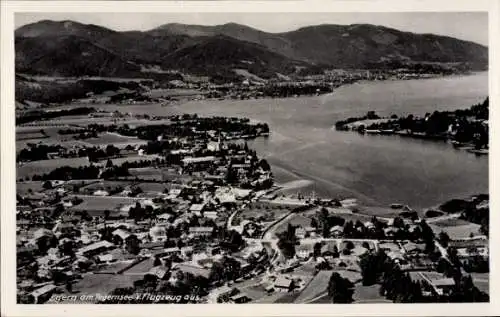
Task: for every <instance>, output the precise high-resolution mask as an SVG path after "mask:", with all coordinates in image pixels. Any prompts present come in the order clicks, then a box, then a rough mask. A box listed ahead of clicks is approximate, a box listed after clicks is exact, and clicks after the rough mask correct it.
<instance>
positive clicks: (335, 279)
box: [328, 272, 354, 304]
mask: <svg viewBox="0 0 500 317" xmlns="http://www.w3.org/2000/svg"><path fill="white" fill-rule="evenodd" d="M353 287H354V284H353V283H352V282H351V281H349V280H348V279H346V278H343V277H342V276H340V274H339V273H337V272H333V273H332V275H331V277H330V281H329V282H328V295H329V296H330V297H331V298H332V302H333V303H343V304H348V303H352V301H353V299H352V295H353V294H354V290H353Z"/></svg>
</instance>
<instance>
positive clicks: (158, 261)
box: [153, 256, 162, 266]
mask: <svg viewBox="0 0 500 317" xmlns="http://www.w3.org/2000/svg"><path fill="white" fill-rule="evenodd" d="M161 265H162V263H161V259H160V257H159V256H155V260H154V262H153V266H161Z"/></svg>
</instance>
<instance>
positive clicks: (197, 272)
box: [173, 262, 210, 279]
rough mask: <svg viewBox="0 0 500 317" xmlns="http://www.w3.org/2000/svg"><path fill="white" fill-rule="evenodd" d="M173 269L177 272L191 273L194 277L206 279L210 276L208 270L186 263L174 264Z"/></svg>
mask: <svg viewBox="0 0 500 317" xmlns="http://www.w3.org/2000/svg"><path fill="white" fill-rule="evenodd" d="M173 269H176V270H179V271H181V272H184V273H191V274H193V275H194V276H200V277H204V278H207V279H208V277H209V276H210V270H209V269H207V268H203V267H200V266H195V265H190V264H187V262H183V263H178V264H175V265H174V267H173Z"/></svg>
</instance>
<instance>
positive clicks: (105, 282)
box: [73, 274, 143, 295]
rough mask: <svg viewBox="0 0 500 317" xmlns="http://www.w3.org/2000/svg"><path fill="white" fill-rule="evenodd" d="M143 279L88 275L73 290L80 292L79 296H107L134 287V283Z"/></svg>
mask: <svg viewBox="0 0 500 317" xmlns="http://www.w3.org/2000/svg"><path fill="white" fill-rule="evenodd" d="M142 278H143V276H142V275H114V274H88V275H85V276H84V278H83V279H82V280H79V281H78V282H77V283H75V284H73V290H74V291H80V293H78V294H79V295H82V294H88V295H95V294H102V295H105V294H108V293H110V292H111V291H113V290H114V289H115V288H118V287H132V286H133V284H134V281H137V280H141V279H142Z"/></svg>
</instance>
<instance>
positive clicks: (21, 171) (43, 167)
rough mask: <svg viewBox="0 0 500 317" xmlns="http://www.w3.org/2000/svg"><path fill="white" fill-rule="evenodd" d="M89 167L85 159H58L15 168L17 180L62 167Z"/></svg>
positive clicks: (24, 164) (30, 163)
mask: <svg viewBox="0 0 500 317" xmlns="http://www.w3.org/2000/svg"><path fill="white" fill-rule="evenodd" d="M87 165H90V164H89V161H88V159H87V158H86V157H76V158H59V159H54V160H42V161H34V162H27V163H23V164H22V165H21V166H18V167H17V178H18V179H19V178H25V177H27V176H28V177H31V176H33V175H35V174H38V175H41V174H45V173H49V172H50V171H52V170H54V169H56V168H58V167H62V166H70V167H79V166H87Z"/></svg>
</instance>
